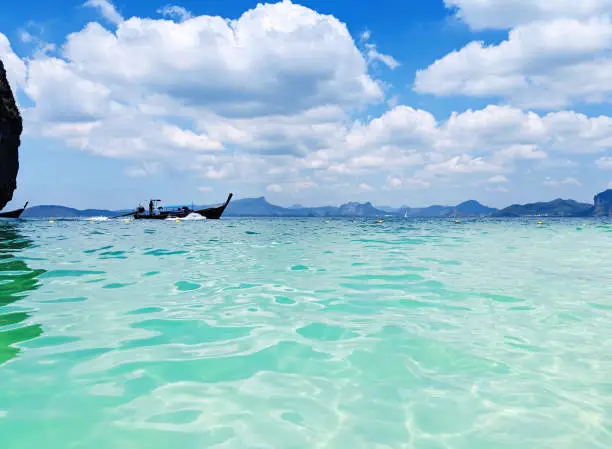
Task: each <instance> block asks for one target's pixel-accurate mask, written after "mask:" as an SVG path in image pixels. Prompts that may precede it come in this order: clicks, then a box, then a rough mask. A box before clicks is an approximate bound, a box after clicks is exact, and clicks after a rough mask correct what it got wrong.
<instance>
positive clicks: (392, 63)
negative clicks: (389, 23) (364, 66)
mask: <svg viewBox="0 0 612 449" xmlns="http://www.w3.org/2000/svg"><path fill="white" fill-rule="evenodd" d="M366 49H367V52H366V55H367V57H368V61H369V62H374V61H380V62H382V63H383V64H385V65H386V66H387V67H389V68H390V69H391V70H395V69H397V68H398V67H399V66H400V63H399V62H398V61H397V60H396V59H395V58H394V57H393V56H391V55H385V54H383V53H380V52H379V51H378V50H377V49H376V45H374V44H366Z"/></svg>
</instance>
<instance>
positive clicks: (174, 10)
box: [157, 5, 192, 22]
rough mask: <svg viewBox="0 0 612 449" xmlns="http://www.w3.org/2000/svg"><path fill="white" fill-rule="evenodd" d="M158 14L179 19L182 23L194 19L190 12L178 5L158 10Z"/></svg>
mask: <svg viewBox="0 0 612 449" xmlns="http://www.w3.org/2000/svg"><path fill="white" fill-rule="evenodd" d="M157 13H158V14H161V15H162V16H164V17H170V18H175V19H178V20H179V21H180V22H184V21H185V20H188V19H191V17H192V15H191V13H190V12H189V11H187V10H186V9H185V8H183V7H182V6H177V5H166V6H164V7H163V8H160V9H158V10H157Z"/></svg>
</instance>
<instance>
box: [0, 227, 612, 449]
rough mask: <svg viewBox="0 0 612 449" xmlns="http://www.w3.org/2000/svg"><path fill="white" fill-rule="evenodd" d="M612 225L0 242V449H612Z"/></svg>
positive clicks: (88, 233) (2, 233) (39, 237)
mask: <svg viewBox="0 0 612 449" xmlns="http://www.w3.org/2000/svg"><path fill="white" fill-rule="evenodd" d="M611 254H612V225H610V224H607V223H604V222H596V221H574V220H557V221H551V220H547V221H546V223H545V224H544V225H543V226H537V225H536V219H529V220H520V221H501V220H500V221H493V220H491V221H464V222H462V223H460V224H456V223H454V221H452V220H450V221H447V220H430V221H407V220H390V221H385V222H384V223H382V224H380V223H377V222H376V220H329V222H326V220H324V219H222V220H220V221H218V222H213V221H199V222H182V223H174V222H159V223H141V222H129V223H125V222H123V221H113V222H88V221H82V222H71V221H56V222H55V223H48V222H46V221H42V222H27V221H26V222H20V223H16V224H6V223H0V448H2V449H4V448H6V449H26V448H27V449H32V448H47V449H55V448H57V449H68V448H84V449H85V448H87V449H90V448H91V449H133V448H146V449H161V448H164V449H165V448H180V449H191V448H198V449H199V448H213V447H214V448H249V449H251V448H252V449H255V448H296V449H297V448H330V449H332V448H334V449H335V448H350V449H356V448H368V449H370V448H414V449H443V448H452V449H510V448H512V449H526V448H530V449H542V448H551V449H553V448H554V449H562V448H576V449H591V448H602V449H603V448H605V449H609V448H610V447H612V421H611V418H612V338H610V335H612V284H610V280H611V279H612V258H611V257H610V255H611Z"/></svg>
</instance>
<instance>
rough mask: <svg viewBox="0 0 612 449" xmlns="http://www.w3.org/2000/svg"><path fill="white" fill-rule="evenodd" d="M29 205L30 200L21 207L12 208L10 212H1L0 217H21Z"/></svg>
mask: <svg viewBox="0 0 612 449" xmlns="http://www.w3.org/2000/svg"><path fill="white" fill-rule="evenodd" d="M26 207H28V202H26V203H25V205H24V206H23V207H22V208H21V209H17V210H11V211H8V212H0V218H19V217H21V214H22V213H23V211H24V210H25V209H26Z"/></svg>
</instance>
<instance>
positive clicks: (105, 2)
mask: <svg viewBox="0 0 612 449" xmlns="http://www.w3.org/2000/svg"><path fill="white" fill-rule="evenodd" d="M84 5H85V6H89V7H91V8H96V9H98V10H99V11H100V14H102V16H103V17H104V18H105V19H106V20H108V21H109V22H111V23H114V24H115V25H118V24H120V23H121V22H123V17H122V16H121V14H119V12H118V11H117V8H115V5H113V3H112V2H110V1H109V0H87V1H86V2H85V3H84Z"/></svg>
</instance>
